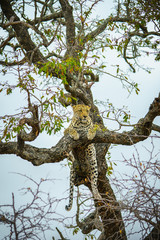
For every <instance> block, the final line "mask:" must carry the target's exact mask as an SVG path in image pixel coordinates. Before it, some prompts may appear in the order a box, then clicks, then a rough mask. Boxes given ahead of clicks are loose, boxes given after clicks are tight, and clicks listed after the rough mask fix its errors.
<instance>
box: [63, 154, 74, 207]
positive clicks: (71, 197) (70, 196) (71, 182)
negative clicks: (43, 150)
mask: <svg viewBox="0 0 160 240" xmlns="http://www.w3.org/2000/svg"><path fill="white" fill-rule="evenodd" d="M68 160H70V161H72V165H71V168H70V192H69V204H68V205H66V206H65V209H66V210H67V211H70V210H71V208H72V204H73V190H74V180H75V171H74V168H73V163H74V161H75V158H74V156H73V154H72V152H70V153H69V156H68Z"/></svg>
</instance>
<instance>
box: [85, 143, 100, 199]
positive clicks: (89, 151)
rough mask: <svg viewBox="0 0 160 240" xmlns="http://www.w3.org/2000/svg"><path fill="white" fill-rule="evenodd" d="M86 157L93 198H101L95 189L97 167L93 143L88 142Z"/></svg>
mask: <svg viewBox="0 0 160 240" xmlns="http://www.w3.org/2000/svg"><path fill="white" fill-rule="evenodd" d="M86 158H87V159H88V161H89V163H90V178H91V188H92V192H93V197H94V198H95V199H99V200H101V199H102V197H101V195H100V194H99V192H98V189H97V179H98V167H97V160H96V149H95V146H94V144H93V143H92V144H89V145H88V147H87V148H86Z"/></svg>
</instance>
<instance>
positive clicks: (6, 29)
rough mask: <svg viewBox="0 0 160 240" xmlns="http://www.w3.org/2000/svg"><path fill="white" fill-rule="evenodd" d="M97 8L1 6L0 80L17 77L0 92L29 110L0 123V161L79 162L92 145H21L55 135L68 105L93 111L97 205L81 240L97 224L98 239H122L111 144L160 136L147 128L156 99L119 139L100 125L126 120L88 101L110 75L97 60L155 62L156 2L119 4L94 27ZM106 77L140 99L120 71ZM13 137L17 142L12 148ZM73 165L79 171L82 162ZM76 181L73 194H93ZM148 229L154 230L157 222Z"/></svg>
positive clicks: (77, 0)
mask: <svg viewBox="0 0 160 240" xmlns="http://www.w3.org/2000/svg"><path fill="white" fill-rule="evenodd" d="M99 2H101V1H100V0H98V1H96V0H94V1H89V0H88V1H85V0H84V1H81V0H73V1H68V0H59V1H54V0H45V1H39V0H35V1H34V2H33V1H30V2H28V1H25V0H24V1H10V0H1V1H0V4H1V24H0V26H1V31H2V32H3V34H2V37H1V45H0V47H1V56H2V60H1V61H0V64H1V66H2V73H3V74H4V75H5V76H7V74H8V73H9V72H10V71H11V70H12V72H13V74H16V77H17V79H16V82H14V83H10V82H8V81H7V80H4V82H1V92H2V91H6V93H7V95H10V94H12V92H13V91H14V90H16V89H19V90H20V92H21V93H25V94H26V96H27V105H25V106H24V107H23V109H22V110H21V111H19V112H16V114H14V115H10V114H9V115H5V116H3V117H2V118H1V120H2V122H3V127H4V129H3V133H2V137H1V142H0V153H1V154H15V155H17V156H19V157H21V158H22V159H25V160H28V161H29V162H31V163H32V164H33V165H35V166H39V165H41V164H44V163H55V162H60V161H62V160H63V159H64V158H66V157H67V156H68V153H69V152H70V151H71V150H72V149H74V150H75V152H78V153H79V154H80V153H81V152H82V151H83V147H82V146H84V145H87V144H89V143H91V141H89V140H88V139H87V136H86V134H82V136H81V138H80V139H79V140H77V141H74V140H73V139H71V138H70V137H69V136H65V137H62V138H61V139H60V140H59V142H58V143H57V144H56V145H55V146H53V147H52V148H51V149H44V148H38V147H34V146H33V145H31V144H27V143H26V142H28V141H29V142H32V141H34V140H35V139H36V138H37V137H38V135H39V134H40V133H41V132H43V131H46V132H47V133H48V134H56V133H57V132H58V131H60V130H61V128H62V126H63V123H64V122H66V121H68V119H69V115H67V110H66V107H68V106H70V105H71V104H73V105H75V104H77V103H83V104H85V105H89V106H91V117H92V120H93V122H94V123H96V124H97V125H99V126H100V128H101V130H97V133H96V136H95V138H94V139H93V141H92V142H94V143H95V146H96V152H97V161H98V171H99V178H98V190H99V192H100V193H101V196H102V198H103V201H101V202H99V201H95V202H94V204H95V207H96V210H95V211H94V212H93V213H92V214H91V215H89V216H88V217H87V218H86V219H84V221H83V223H82V222H79V220H77V221H78V222H79V224H78V226H79V228H80V229H82V232H83V233H89V232H91V231H92V230H93V229H96V228H99V227H98V226H97V225H96V224H95V221H93V219H97V216H98V218H99V217H100V219H101V221H100V220H99V225H101V227H100V228H99V229H100V230H101V232H102V233H101V235H100V236H99V239H127V236H126V232H125V227H124V222H123V219H122V215H121V210H122V209H123V207H122V206H124V205H122V206H121V204H119V202H118V201H117V199H116V195H115V194H114V191H113V189H112V186H111V184H110V182H109V180H108V178H107V177H106V175H107V174H109V173H110V167H109V166H107V163H106V154H107V152H108V151H109V148H110V145H111V144H120V145H134V144H136V143H138V142H140V141H143V140H145V139H147V138H148V136H149V135H150V134H151V131H152V130H155V131H157V132H160V126H158V125H155V124H154V123H153V121H154V119H155V118H156V117H157V116H160V95H159V96H158V97H157V96H155V99H154V101H153V102H152V103H151V105H150V107H149V109H148V111H147V109H146V115H145V116H144V117H143V118H141V119H140V120H139V121H138V122H137V123H136V124H134V126H133V125H132V127H133V128H132V129H131V130H130V131H123V132H122V131H119V132H117V131H110V130H108V129H107V126H105V124H104V118H105V117H109V114H110V112H112V113H113V114H114V115H115V120H116V121H117V122H118V123H119V127H120V128H121V127H123V126H125V125H127V123H128V120H129V119H130V114H129V113H127V112H126V111H125V110H124V109H121V110H120V111H119V112H118V114H117V112H116V110H115V109H114V108H113V106H112V104H110V103H109V104H108V106H109V110H108V111H105V112H104V113H103V116H104V118H103V117H102V114H101V113H100V110H99V108H98V106H97V105H96V104H95V101H94V99H93V94H92V86H93V84H94V83H96V82H98V81H99V78H100V77H101V74H102V73H107V74H111V73H108V72H107V70H106V69H107V66H106V65H105V63H104V60H103V59H104V58H105V54H106V53H107V51H109V50H112V49H113V51H114V50H116V51H117V52H118V57H122V58H123V59H124V60H125V62H126V63H127V64H128V66H129V68H130V69H131V71H133V72H135V71H136V68H137V67H138V64H139V63H138V57H140V56H141V55H143V54H146V55H150V54H151V53H153V54H154V55H155V60H156V61H158V60H159V49H158V47H159V43H160V41H159V36H160V31H159V27H160V26H159V10H160V5H159V2H158V1H154V0H153V1H141V0H137V1H130V0H126V1H122V2H121V1H117V2H116V4H115V6H116V11H115V13H113V14H111V15H110V16H108V17H107V18H105V19H100V18H95V19H92V13H93V11H94V8H95V7H96V6H97V4H98V3H99ZM112 75H113V77H116V78H117V79H119V80H120V81H121V82H122V84H123V86H125V87H126V89H127V90H128V91H129V92H131V91H133V90H135V92H136V93H137V94H138V92H139V88H138V84H137V83H135V82H132V81H131V80H130V79H129V78H128V76H127V75H125V74H123V72H122V70H121V69H120V66H119V65H115V74H112ZM106 106H107V103H106ZM117 116H119V117H117ZM121 119H122V120H121ZM16 136H17V140H16V139H15V140H14V138H16ZM77 161H78V162H77V164H78V166H81V162H80V159H77ZM76 176H77V180H76V182H75V185H76V186H79V185H81V184H84V185H85V186H87V187H88V188H89V189H90V190H91V186H90V182H89V181H86V174H85V169H83V167H79V168H77V170H76ZM78 211H79V210H78ZM97 214H98V215H97ZM97 221H98V220H96V222H97ZM100 223H101V224H100ZM153 227H154V228H155V229H158V228H159V218H158V217H157V218H156V219H155V220H154V226H153Z"/></svg>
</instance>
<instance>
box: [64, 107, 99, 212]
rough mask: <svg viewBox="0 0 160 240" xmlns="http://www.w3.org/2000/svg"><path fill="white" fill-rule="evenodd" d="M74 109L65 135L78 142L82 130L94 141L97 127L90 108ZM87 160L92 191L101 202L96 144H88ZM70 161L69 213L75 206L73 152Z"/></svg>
mask: <svg viewBox="0 0 160 240" xmlns="http://www.w3.org/2000/svg"><path fill="white" fill-rule="evenodd" d="M72 108H73V118H72V120H71V123H70V125H69V127H68V128H67V129H65V131H64V135H67V134H69V136H70V137H71V138H72V139H74V140H78V139H79V138H80V134H79V132H80V131H82V130H85V131H87V138H88V140H92V139H93V138H94V137H95V135H96V127H95V126H94V124H93V121H92V119H91V117H90V115H89V113H90V108H91V107H90V106H88V105H84V104H78V105H74V106H72ZM84 156H85V158H86V160H87V161H88V163H89V166H90V172H89V175H90V181H91V189H92V193H93V197H94V199H98V200H101V199H102V198H101V195H100V194H99V192H98V189H97V180H98V166H97V159H96V148H95V145H94V143H91V144H88V145H87V146H86V148H85V155H84ZM68 159H69V160H70V161H71V162H72V164H71V168H70V193H69V204H68V205H66V206H65V209H66V210H67V211H70V210H71V208H72V205H73V192H74V179H75V171H74V167H73V165H74V164H73V163H74V161H75V157H74V155H73V152H72V151H71V152H70V153H69V155H68Z"/></svg>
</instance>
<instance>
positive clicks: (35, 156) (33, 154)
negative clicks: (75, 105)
mask: <svg viewBox="0 0 160 240" xmlns="http://www.w3.org/2000/svg"><path fill="white" fill-rule="evenodd" d="M156 116H160V95H159V97H158V98H155V100H154V101H153V103H152V104H151V106H150V108H149V111H148V113H147V114H146V116H145V117H144V118H142V119H140V120H139V121H138V123H137V125H136V127H135V128H134V129H133V130H131V131H128V132H122V133H116V132H113V131H109V130H106V131H103V130H102V131H97V133H96V137H95V138H94V139H93V140H92V142H96V143H113V144H121V145H133V144H135V143H138V142H140V141H143V140H145V139H146V138H147V137H148V136H149V135H150V133H151V130H152V122H153V120H154V118H155V117H156ZM89 143H91V141H89V140H88V139H87V136H86V132H82V134H81V138H80V139H79V140H77V141H75V140H73V139H71V138H70V137H69V136H68V135H67V136H65V137H62V138H61V140H60V141H59V142H58V143H57V144H56V146H54V147H52V148H51V149H45V148H37V147H33V146H31V145H28V144H24V147H23V149H22V150H21V151H19V150H18V149H17V143H15V142H9V143H3V142H1V143H0V154H16V155H18V156H20V157H21V158H23V159H26V160H28V161H30V162H31V163H32V164H34V165H37V166H39V165H41V164H43V163H53V162H59V161H62V160H63V159H64V158H65V157H67V153H69V152H70V151H71V150H72V149H74V148H77V147H80V146H81V145H84V144H89Z"/></svg>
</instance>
